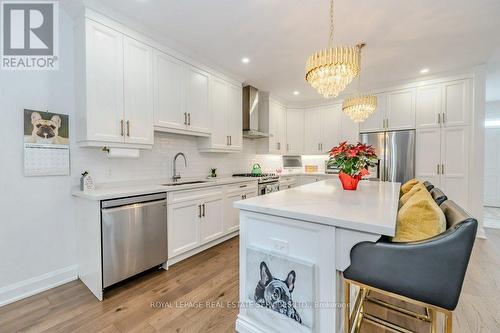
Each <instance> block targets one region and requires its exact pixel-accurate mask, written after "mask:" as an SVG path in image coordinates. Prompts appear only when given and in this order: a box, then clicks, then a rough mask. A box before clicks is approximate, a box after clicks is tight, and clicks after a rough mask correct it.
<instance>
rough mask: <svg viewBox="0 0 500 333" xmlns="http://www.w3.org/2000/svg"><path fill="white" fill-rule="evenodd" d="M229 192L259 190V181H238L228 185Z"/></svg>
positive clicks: (227, 190)
mask: <svg viewBox="0 0 500 333" xmlns="http://www.w3.org/2000/svg"><path fill="white" fill-rule="evenodd" d="M225 188H226V192H227V194H232V193H237V192H252V191H255V192H257V182H256V181H251V182H246V183H238V184H231V185H226V187H225Z"/></svg>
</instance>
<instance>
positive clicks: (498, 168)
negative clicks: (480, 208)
mask: <svg viewBox="0 0 500 333" xmlns="http://www.w3.org/2000/svg"><path fill="white" fill-rule="evenodd" d="M486 120H500V101H491V102H486ZM498 147H500V127H498V128H486V129H485V155H484V205H485V206H494V207H500V174H499V172H500V154H498Z"/></svg>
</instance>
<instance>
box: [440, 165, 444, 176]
mask: <svg viewBox="0 0 500 333" xmlns="http://www.w3.org/2000/svg"><path fill="white" fill-rule="evenodd" d="M441 174H442V175H444V164H441Z"/></svg>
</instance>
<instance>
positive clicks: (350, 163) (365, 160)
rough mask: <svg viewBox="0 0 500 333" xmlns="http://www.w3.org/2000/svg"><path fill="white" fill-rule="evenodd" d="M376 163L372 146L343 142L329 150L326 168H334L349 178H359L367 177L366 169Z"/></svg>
mask: <svg viewBox="0 0 500 333" xmlns="http://www.w3.org/2000/svg"><path fill="white" fill-rule="evenodd" d="M377 162H378V158H377V155H376V154H375V148H373V147H372V146H368V145H365V144H362V143H360V142H358V143H357V144H349V143H347V141H344V142H341V143H340V144H339V145H338V146H337V147H333V148H332V150H330V159H329V160H328V166H334V167H336V168H338V169H340V171H341V172H343V173H345V174H348V175H349V176H351V177H358V178H361V177H363V176H366V175H368V174H369V172H368V167H374V166H375V165H377Z"/></svg>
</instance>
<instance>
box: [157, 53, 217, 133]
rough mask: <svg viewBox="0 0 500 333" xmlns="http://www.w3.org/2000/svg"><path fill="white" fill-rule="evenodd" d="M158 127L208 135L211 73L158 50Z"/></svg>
mask: <svg viewBox="0 0 500 333" xmlns="http://www.w3.org/2000/svg"><path fill="white" fill-rule="evenodd" d="M154 93H155V97H154V101H155V103H154V105H155V111H154V124H155V130H157V131H161V132H172V133H179V134H186V135H194V136H208V135H209V133H210V120H209V103H210V100H209V74H208V73H206V72H204V71H202V70H200V69H198V68H196V67H193V66H191V65H189V64H186V63H185V62H183V61H180V60H178V59H176V58H174V57H171V56H170V55H168V54H166V53H163V52H161V51H155V54H154Z"/></svg>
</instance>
